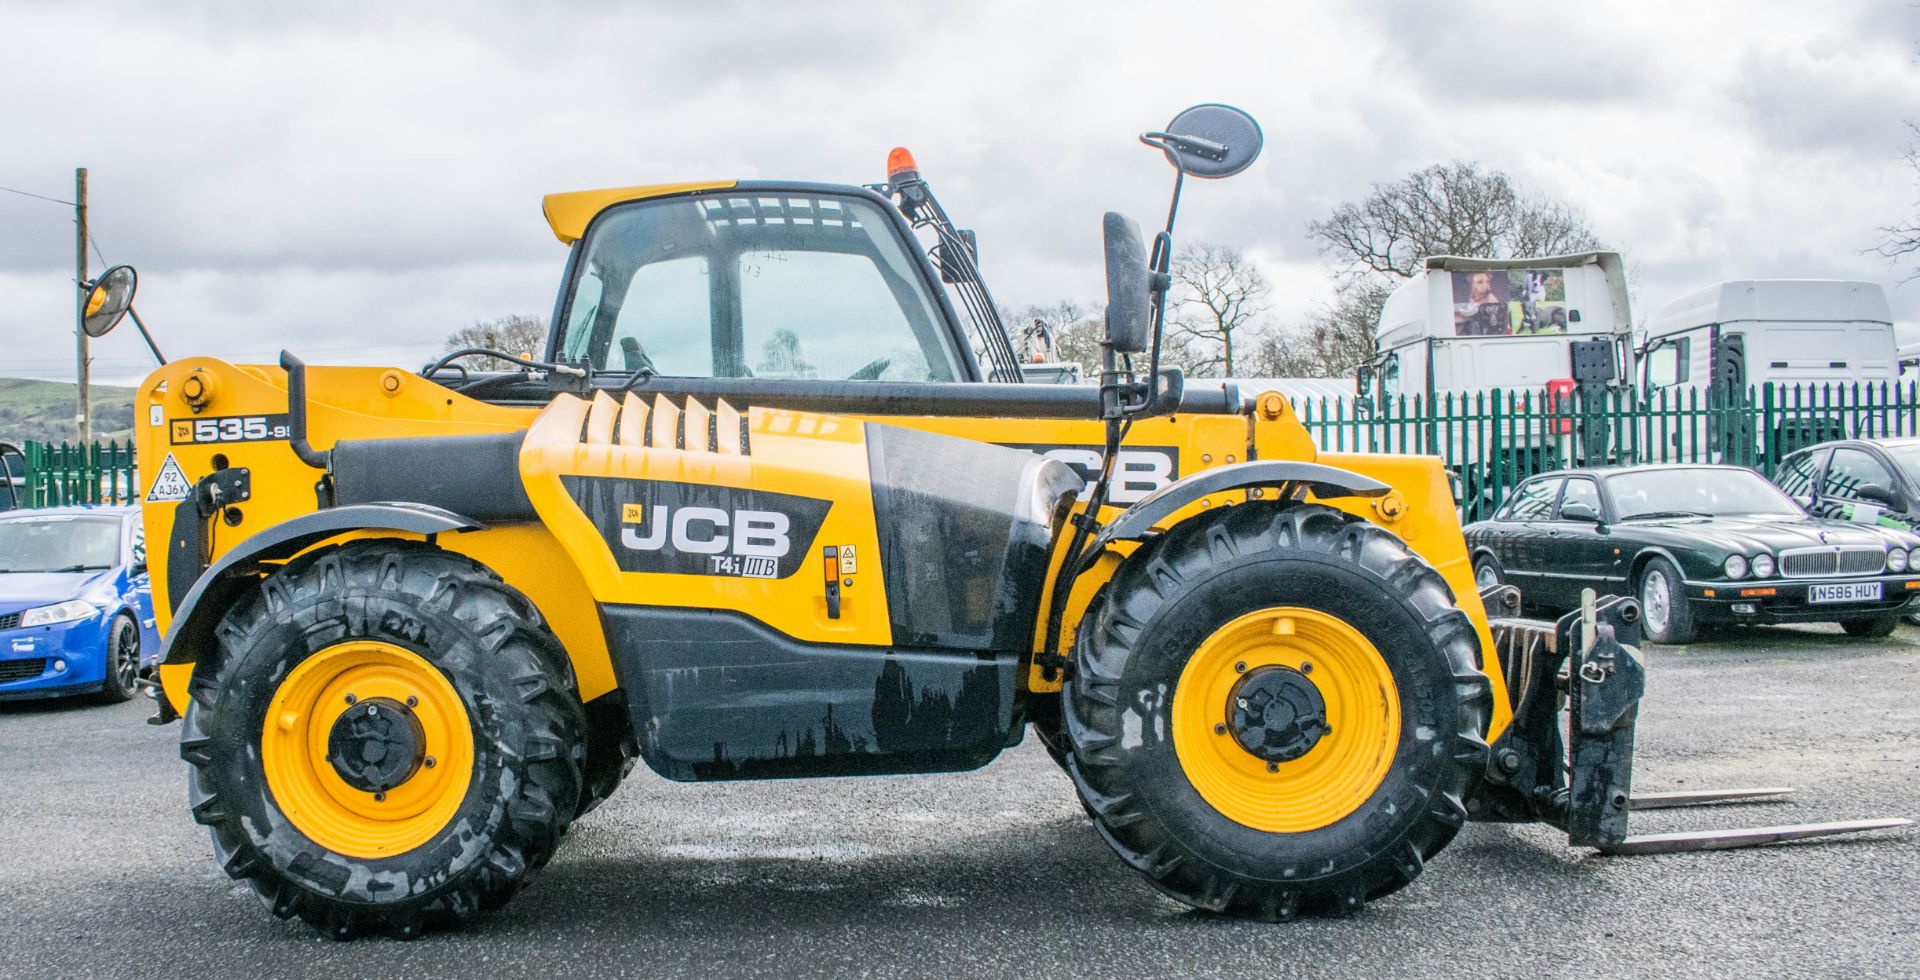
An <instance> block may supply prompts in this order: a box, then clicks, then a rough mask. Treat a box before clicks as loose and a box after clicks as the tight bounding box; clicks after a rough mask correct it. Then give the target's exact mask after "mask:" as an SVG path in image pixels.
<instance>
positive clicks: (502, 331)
mask: <svg viewBox="0 0 1920 980" xmlns="http://www.w3.org/2000/svg"><path fill="white" fill-rule="evenodd" d="M546 344H547V318H546V317H543V316H540V315H539V314H537V313H511V314H508V315H506V316H501V317H495V318H493V319H491V320H478V321H475V322H473V323H471V324H468V325H467V326H464V327H461V328H460V329H458V330H455V331H454V332H452V333H450V334H448V335H447V343H446V348H445V349H446V350H448V351H456V350H461V349H463V348H467V347H485V348H487V349H489V350H497V351H501V352H503V353H507V354H517V355H519V356H521V357H538V356H539V355H540V354H541V353H542V352H543V351H544V350H545V348H546ZM456 363H463V364H465V365H466V366H468V367H470V368H474V369H475V370H480V371H494V370H500V369H504V368H505V367H507V363H506V362H505V361H501V360H499V359H497V358H492V357H479V356H472V357H464V358H461V359H460V361H458V362H456Z"/></svg>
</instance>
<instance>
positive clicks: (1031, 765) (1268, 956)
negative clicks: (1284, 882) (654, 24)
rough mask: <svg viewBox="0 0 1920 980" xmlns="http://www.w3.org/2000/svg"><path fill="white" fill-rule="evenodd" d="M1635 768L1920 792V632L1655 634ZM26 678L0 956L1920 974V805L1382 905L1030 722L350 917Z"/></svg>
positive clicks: (75, 970)
mask: <svg viewBox="0 0 1920 980" xmlns="http://www.w3.org/2000/svg"><path fill="white" fill-rule="evenodd" d="M1649 654H1650V656H1649V661H1650V664H1651V667H1650V670H1651V679H1650V691H1649V695H1648V697H1647V699H1646V702H1645V703H1644V705H1643V708H1642V713H1641V740H1640V748H1639V768H1638V783H1637V788H1639V789H1642V790H1659V789H1688V788H1705V787H1714V786H1749V785H1770V784H1787V785H1793V786H1796V787H1798V788H1799V789H1800V793H1799V794H1798V795H1797V796H1796V798H1795V799H1794V801H1793V802H1791V803H1785V804H1777V805H1767V806H1738V807H1720V808H1717V809H1712V810H1695V811H1684V812H1672V811H1670V812H1654V813H1643V814H1641V815H1639V816H1637V817H1636V818H1635V819H1636V829H1637V830H1640V831H1649V832H1650V831H1662V830H1679V829H1692V828H1704V827H1733V826H1742V825H1771V824H1780V823H1792V822H1803V821H1819V820H1830V819H1842V818H1858V817H1872V816H1907V817H1920V630H1916V629H1913V628H1910V627H1902V628H1901V630H1900V632H1899V633H1897V634H1896V635H1895V636H1894V637H1893V638H1892V639H1890V640H1882V641H1872V640H1855V639H1852V638H1849V637H1846V636H1843V635H1841V634H1839V632H1838V631H1837V630H1832V629H1827V628H1821V627H1807V628H1791V629H1789V628H1773V629H1758V630H1751V631H1746V632H1741V633H1737V634H1729V635H1726V636H1722V637H1720V638H1718V639H1716V640H1714V641H1712V642H1706V643H1701V644H1696V645H1694V646H1693V647H1690V648H1685V649H1672V648H1658V647H1656V648H1650V650H1649ZM149 711H150V705H149V704H148V702H146V701H145V700H144V699H140V700H136V701H135V702H133V703H130V704H125V705H119V706H115V707H95V706H87V705H84V704H75V703H58V704H42V705H35V704H17V703H16V704H11V705H0V975H4V976H9V977H12V976H20V977H42V976H48V977H51V976H60V977H142V978H147V977H156V976H191V977H196V978H206V977H226V976H247V977H296V976H298V977H309V976H383V977H405V976H462V977H483V976H495V977H498V976H557V977H581V978H585V977H602V976H640V975H666V976H692V975H726V976H770V975H771V976H913V975H959V976H1019V977H1032V976H1069V975H1071V976H1098V977H1109V976H1155V977H1168V976H1176V977H1188V976H1236V977H1253V976H1261V977H1284V976H1315V977H1321V976H1328V977H1332V976H1355V977H1386V976H1420V977H1447V976H1472V977H1509V976H1581V977H1596V976H1598V977H1628V976H1631V977H1643V978H1644V977H1668V976H1696V975H1697V976H1715V977H1732V976H1796V977H1799V976H1807V977H1812V976H1847V977H1882V976H1884V977H1895V976H1904V977H1912V976H1916V975H1920V831H1914V830H1907V831H1895V832H1892V833H1886V834H1878V835H1874V836H1873V837H1872V839H1858V840H1853V841H1849V842H1833V843H1812V842H1806V843H1796V844H1789V845H1784V846H1779V847H1773V848H1761V849H1756V850H1750V851H1737V852H1721V853H1708V854H1692V855H1676V856H1660V857H1634V858H1629V857H1600V856H1596V855H1594V854H1592V853H1591V852H1581V851H1575V850H1572V849H1570V848H1568V847H1567V846H1566V842H1565V838H1564V837H1558V838H1556V836H1555V834H1554V833H1553V832H1552V831H1551V830H1549V829H1546V828H1542V827H1533V826H1525V827H1515V826H1497V825H1481V824H1471V825H1469V826H1468V827H1467V828H1466V829H1465V830H1464V831H1463V832H1462V833H1461V834H1460V836H1459V838H1458V839H1457V840H1456V841H1455V842H1454V843H1453V845H1452V846H1451V847H1450V848H1448V849H1447V850H1446V851H1445V852H1444V853H1443V854H1442V855H1440V856H1439V857H1437V858H1436V859H1435V860H1433V861H1432V862H1430V863H1429V864H1428V867H1427V872H1426V874H1425V875H1424V876H1423V877H1422V878H1420V880H1419V881H1417V882H1415V883H1414V884H1413V885H1412V886H1410V887H1408V888H1407V889H1405V890H1404V891H1402V892H1400V893H1399V894H1397V895H1395V896H1392V897H1390V898H1388V899H1386V900H1383V901H1381V902H1378V903H1375V904H1374V905H1372V906H1370V907H1368V908H1367V909H1366V910H1365V911H1364V912H1362V913H1360V914H1359V915H1357V916H1354V917H1351V918H1345V919H1338V920H1310V921H1303V922H1298V923H1294V924H1290V925H1263V924H1258V923H1251V922H1244V921H1236V920H1231V919H1223V918H1219V917H1215V916H1210V915H1205V914H1200V913H1194V912H1189V911H1186V910H1184V909H1182V908H1180V907H1179V906H1176V905H1175V904H1173V903H1172V902H1170V901H1168V900H1165V899H1163V898H1160V897H1158V896H1157V895H1156V894H1155V893H1154V892H1153V891H1152V890H1151V889H1149V888H1148V887H1147V886H1146V885H1145V884H1144V883H1143V882H1142V881H1140V880H1139V879H1138V878H1137V877H1136V876H1135V875H1134V873H1133V872H1132V871H1130V870H1129V869H1127V868H1126V867H1124V866H1123V865H1122V864H1121V863H1120V862H1119V861H1118V860H1117V859H1116V858H1114V857H1113V856H1112V855H1111V854H1110V853H1109V852H1108V850H1107V848H1106V846H1105V845H1104V844H1102V843H1101V842H1100V840H1099V839H1098V838H1097V837H1096V836H1095V835H1094V833H1093V831H1092V830H1091V829H1090V828H1089V827H1088V825H1087V822H1086V820H1085V819H1084V818H1083V817H1082V816H1081V812H1080V808H1079V806H1078V804H1077V803H1076V802H1075V801H1074V799H1073V793H1072V789H1071V788H1070V786H1069V785H1068V783H1067V780H1066V777H1065V776H1064V775H1062V774H1061V773H1060V772H1059V771H1058V770H1056V769H1055V768H1054V766H1053V764H1052V763H1051V762H1049V761H1048V759H1047V757H1046V755H1045V754H1044V753H1043V752H1042V751H1041V750H1040V748H1039V746H1038V745H1036V744H1034V743H1033V742H1032V741H1031V740H1029V741H1028V743H1027V744H1025V745H1022V746H1021V747H1019V748H1017V749H1015V750H1012V751H1010V752H1008V753H1007V754H1005V755H1003V756H1002V757H1001V758H1000V759H999V760H998V761H996V762H994V763H993V764H992V765H990V766H988V767H986V768H985V769H982V770H980V771H978V772H973V773H967V774H962V775H953V776H923V777H901V778H862V779H838V780H823V781H810V782H808V781H800V782H773V783H733V784H710V785H681V784H674V783H669V782H666V781H664V780H662V779H659V778H657V777H654V776H652V775H651V774H648V773H645V772H644V771H642V772H637V773H636V774H635V776H634V777H633V778H632V779H630V780H629V781H628V783H627V785H626V786H624V787H623V788H622V789H621V791H620V792H619V793H618V794H617V795H616V796H615V797H614V798H613V799H612V800H611V801H609V802H608V803H607V804H606V805H605V806H603V807H602V808H601V809H599V810H598V811H596V812H594V813H592V814H590V815H588V816H587V817H585V818H583V819H582V820H581V821H580V822H579V823H578V824H576V825H575V828H574V831H573V833H572V834H571V835H570V837H569V838H568V840H567V842H566V843H565V844H564V846H563V847H562V848H561V851H560V854H559V856H558V857H556V858H555V859H554V861H553V863H552V864H551V865H550V866H549V867H548V868H547V869H546V870H545V871H544V872H543V873H542V874H540V875H539V876H538V877H536V879H535V880H534V881H533V883H532V884H531V886H530V887H528V888H527V889H526V890H525V891H523V892H522V893H521V894H520V895H519V896H518V897H517V898H516V899H515V900H514V901H513V902H512V903H511V904H509V905H508V906H507V907H506V909H504V910H503V911H501V912H498V913H494V914H491V915H487V916H484V917H482V918H480V919H479V920H478V921H476V922H474V923H473V924H472V925H470V926H469V927H467V928H465V929H464V930H462V931H460V932H457V933H434V934H430V935H428V936H427V937H425V938H422V939H420V940H417V941H414V942H411V943H403V942H399V941H396V940H389V939H362V940H358V941H355V942H352V943H336V942H332V941H330V940H327V939H323V938H320V937H319V936H317V935H316V934H314V933H313V932H311V931H310V930H309V929H308V928H307V927H305V926H303V925H301V924H299V923H298V922H293V923H285V922H280V921H278V920H276V919H274V918H272V917H271V916H270V915H268V913H267V912H266V910H265V909H263V908H262V907H261V906H260V905H259V903H258V902H257V901H255V900H254V898H253V897H252V895H251V893H250V892H248V891H247V890H246V889H245V888H244V887H243V886H241V885H239V884H238V883H235V882H232V881H229V880H227V878H226V877H225V876H224V875H222V874H221V873H220V872H219V870H218V869H217V868H216V867H215V866H214V863H213V860H212V856H211V851H210V848H209V844H208V841H207V835H206V832H205V831H204V830H203V829H202V828H200V827H198V826H196V825H194V824H193V823H192V821H191V820H189V819H188V816H187V810H186V792H185V766H184V763H182V762H181V761H180V759H179V757H178V755H177V750H176V746H175V739H176V738H177V737H178V729H177V728H176V727H171V726H170V727H165V728H154V727H150V726H148V725H146V724H144V723H143V722H144V719H145V717H146V715H147V714H148V713H149Z"/></svg>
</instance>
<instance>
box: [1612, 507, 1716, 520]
mask: <svg viewBox="0 0 1920 980" xmlns="http://www.w3.org/2000/svg"><path fill="white" fill-rule="evenodd" d="M1711 516H1713V515H1711V514H1702V513H1699V512H1697V511H1691V510H1650V511H1647V512H1646V513H1644V514H1628V515H1627V516H1625V517H1622V518H1620V519H1621V520H1623V521H1655V520H1662V519H1664V518H1669V517H1711Z"/></svg>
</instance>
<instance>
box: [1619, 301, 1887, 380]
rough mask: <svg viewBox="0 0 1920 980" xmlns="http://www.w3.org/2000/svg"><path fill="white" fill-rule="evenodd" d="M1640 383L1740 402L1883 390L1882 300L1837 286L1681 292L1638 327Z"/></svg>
mask: <svg viewBox="0 0 1920 980" xmlns="http://www.w3.org/2000/svg"><path fill="white" fill-rule="evenodd" d="M1643 331H1644V333H1645V341H1644V343H1643V345H1642V348H1641V352H1640V368H1641V375H1640V384H1641V386H1642V388H1643V389H1644V390H1647V391H1649V392H1652V391H1659V390H1662V389H1672V390H1676V391H1679V392H1685V391H1686V390H1687V389H1690V388H1691V389H1699V390H1700V391H1701V392H1702V393H1703V394H1704V393H1713V394H1716V395H1719V396H1721V397H1729V398H1737V397H1740V396H1741V395H1742V394H1743V393H1744V392H1745V391H1746V389H1748V388H1749V387H1758V386H1760V385H1764V384H1768V383H1773V384H1778V385H1805V384H1832V383H1840V384H1849V383H1853V382H1872V383H1878V382H1883V381H1885V382H1893V381H1897V380H1899V377H1900V355H1899V350H1898V347H1897V346H1896V345H1895V343H1894V339H1893V314H1892V311H1891V310H1890V309H1889V307H1888V306H1887V294H1886V291H1885V290H1883V289H1881V288H1880V286H1879V285H1877V284H1875V283H1870V282H1853V281H1848V280H1838V279H1740V280H1735V281H1732V282H1723V283H1719V284H1717V285H1713V286H1708V287H1707V288H1705V289H1700V290H1696V291H1694V292H1691V293H1688V294H1686V295H1685V296H1682V297H1680V298H1678V299H1676V300H1674V301H1672V302H1670V303H1668V304H1667V305H1665V306H1662V307H1661V308H1660V309H1659V310H1658V311H1656V312H1655V313H1654V314H1653V316H1651V317H1649V318H1648V319H1647V322H1646V324H1645V325H1644V327H1643Z"/></svg>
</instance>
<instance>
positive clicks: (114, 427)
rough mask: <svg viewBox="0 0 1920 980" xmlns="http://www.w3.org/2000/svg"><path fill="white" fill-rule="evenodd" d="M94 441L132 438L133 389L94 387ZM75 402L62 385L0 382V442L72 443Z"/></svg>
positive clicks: (74, 395) (71, 387)
mask: <svg viewBox="0 0 1920 980" xmlns="http://www.w3.org/2000/svg"><path fill="white" fill-rule="evenodd" d="M91 387H92V393H93V437H94V438H95V439H98V440H102V441H105V440H109V439H119V440H125V439H129V438H132V436H133V389H132V388H120V387H115V386H112V385H93V386H91ZM77 406H78V398H77V393H76V392H75V386H74V385H73V384H71V383H70V382H64V381H34V380H31V379H28V378H0V442H15V443H18V442H26V441H28V440H30V439H31V440H38V441H41V442H72V441H73V440H75V439H77V438H79V427H78V426H76V425H75V424H74V422H73V416H74V414H75V413H76V411H77Z"/></svg>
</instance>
